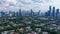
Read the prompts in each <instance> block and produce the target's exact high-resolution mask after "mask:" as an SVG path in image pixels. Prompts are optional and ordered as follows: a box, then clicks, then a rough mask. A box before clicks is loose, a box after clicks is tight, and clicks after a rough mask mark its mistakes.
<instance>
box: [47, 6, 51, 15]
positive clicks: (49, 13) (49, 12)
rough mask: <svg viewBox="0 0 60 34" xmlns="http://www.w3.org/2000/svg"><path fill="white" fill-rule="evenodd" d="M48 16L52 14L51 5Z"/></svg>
mask: <svg viewBox="0 0 60 34" xmlns="http://www.w3.org/2000/svg"><path fill="white" fill-rule="evenodd" d="M48 16H51V6H49V11H48Z"/></svg>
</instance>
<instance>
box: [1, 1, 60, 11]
mask: <svg viewBox="0 0 60 34" xmlns="http://www.w3.org/2000/svg"><path fill="white" fill-rule="evenodd" d="M50 5H51V6H55V7H56V8H60V0H0V10H15V11H16V10H18V9H22V10H30V9H33V10H34V11H38V10H41V11H47V10H48V7H49V6H50Z"/></svg>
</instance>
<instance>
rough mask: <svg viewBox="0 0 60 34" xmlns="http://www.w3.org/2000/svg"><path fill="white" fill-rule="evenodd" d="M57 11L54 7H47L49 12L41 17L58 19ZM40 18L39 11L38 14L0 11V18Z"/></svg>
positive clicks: (20, 11) (31, 11)
mask: <svg viewBox="0 0 60 34" xmlns="http://www.w3.org/2000/svg"><path fill="white" fill-rule="evenodd" d="M59 14H60V13H59V9H55V7H51V6H49V10H48V11H47V12H45V13H44V14H43V15H44V16H45V17H53V18H54V17H56V18H57V17H59ZM26 15H27V16H42V14H41V11H40V10H39V11H38V12H34V11H33V10H32V9H31V10H30V11H22V10H21V9H19V11H17V12H13V11H9V12H8V13H7V12H4V11H0V16H15V17H18V16H26Z"/></svg>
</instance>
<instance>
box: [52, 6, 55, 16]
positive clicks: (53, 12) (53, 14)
mask: <svg viewBox="0 0 60 34" xmlns="http://www.w3.org/2000/svg"><path fill="white" fill-rule="evenodd" d="M52 16H53V17H55V7H53V11H52Z"/></svg>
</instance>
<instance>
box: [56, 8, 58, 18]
mask: <svg viewBox="0 0 60 34" xmlns="http://www.w3.org/2000/svg"><path fill="white" fill-rule="evenodd" d="M58 14H59V9H56V18H57V17H58Z"/></svg>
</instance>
